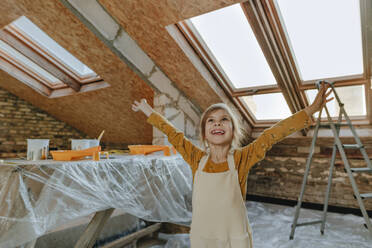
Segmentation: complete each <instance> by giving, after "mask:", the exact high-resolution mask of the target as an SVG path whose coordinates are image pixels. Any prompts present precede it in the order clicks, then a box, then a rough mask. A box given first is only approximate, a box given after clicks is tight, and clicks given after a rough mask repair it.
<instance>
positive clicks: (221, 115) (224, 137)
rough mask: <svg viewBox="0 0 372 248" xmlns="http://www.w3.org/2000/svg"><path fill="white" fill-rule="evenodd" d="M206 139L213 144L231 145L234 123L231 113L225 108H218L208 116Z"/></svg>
mask: <svg viewBox="0 0 372 248" xmlns="http://www.w3.org/2000/svg"><path fill="white" fill-rule="evenodd" d="M205 139H206V140H207V142H208V143H209V144H213V145H231V142H232V139H233V125H232V121H231V118H230V115H229V114H228V113H227V112H226V111H225V110H224V109H216V110H215V111H213V112H211V113H210V114H209V116H207V119H206V122H205Z"/></svg>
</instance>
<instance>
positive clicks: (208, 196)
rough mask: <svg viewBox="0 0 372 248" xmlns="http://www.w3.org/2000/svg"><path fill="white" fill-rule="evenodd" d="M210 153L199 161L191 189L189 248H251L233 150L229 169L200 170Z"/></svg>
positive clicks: (230, 155) (249, 231)
mask: <svg viewBox="0 0 372 248" xmlns="http://www.w3.org/2000/svg"><path fill="white" fill-rule="evenodd" d="M208 158H209V154H208V155H205V156H204V157H203V158H202V159H201V160H200V163H199V167H198V169H197V171H196V173H195V178H194V185H193V192H192V221H191V229H190V242H191V248H252V247H253V244H252V231H251V228H250V225H249V221H248V217H247V211H246V208H245V204H244V201H243V197H242V194H241V190H240V187H239V180H238V172H237V171H236V169H235V163H234V157H233V150H230V152H229V155H228V157H227V163H228V165H229V170H228V171H225V172H219V173H207V172H203V169H204V166H205V164H206V163H207V161H208Z"/></svg>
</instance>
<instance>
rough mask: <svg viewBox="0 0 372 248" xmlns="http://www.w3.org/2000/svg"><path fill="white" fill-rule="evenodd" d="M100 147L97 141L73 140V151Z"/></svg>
mask: <svg viewBox="0 0 372 248" xmlns="http://www.w3.org/2000/svg"><path fill="white" fill-rule="evenodd" d="M95 146H99V141H98V140H97V139H72V140H71V149H72V150H84V149H88V148H90V147H95Z"/></svg>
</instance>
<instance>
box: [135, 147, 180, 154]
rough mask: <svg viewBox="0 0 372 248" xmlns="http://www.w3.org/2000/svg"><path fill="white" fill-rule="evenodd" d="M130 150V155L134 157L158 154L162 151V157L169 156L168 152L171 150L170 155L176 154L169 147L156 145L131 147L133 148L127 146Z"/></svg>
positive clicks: (174, 150)
mask: <svg viewBox="0 0 372 248" xmlns="http://www.w3.org/2000/svg"><path fill="white" fill-rule="evenodd" d="M128 148H129V150H130V154H132V155H136V154H144V155H146V154H150V153H153V152H158V151H164V156H170V155H171V153H170V150H171V149H172V153H173V154H176V153H177V151H176V149H174V147H173V146H172V148H170V147H169V146H157V145H133V146H128Z"/></svg>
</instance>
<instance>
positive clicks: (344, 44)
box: [276, 0, 363, 81]
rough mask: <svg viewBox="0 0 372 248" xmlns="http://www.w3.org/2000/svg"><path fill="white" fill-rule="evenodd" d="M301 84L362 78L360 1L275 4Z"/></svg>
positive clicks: (282, 0) (303, 0) (286, 1)
mask: <svg viewBox="0 0 372 248" xmlns="http://www.w3.org/2000/svg"><path fill="white" fill-rule="evenodd" d="M276 2H277V6H278V7H279V8H278V10H279V12H280V14H281V17H282V22H283V26H284V27H285V30H286V31H287V35H288V37H289V43H290V45H291V47H292V49H293V52H294V55H295V59H296V62H297V66H298V69H299V71H300V75H301V78H302V80H304V81H307V80H316V79H324V78H335V77H342V76H351V75H361V74H363V51H362V50H363V49H362V40H361V37H362V35H361V18H360V7H359V1H357V0H344V1H340V0H327V1H324V0H312V1H308V0H297V1H293V0H276Z"/></svg>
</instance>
